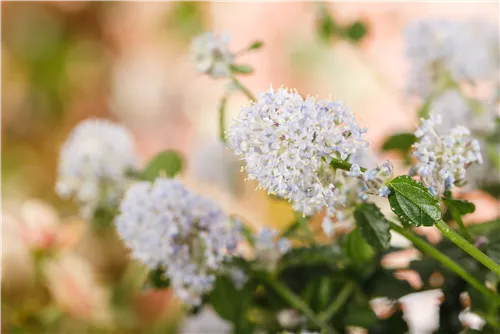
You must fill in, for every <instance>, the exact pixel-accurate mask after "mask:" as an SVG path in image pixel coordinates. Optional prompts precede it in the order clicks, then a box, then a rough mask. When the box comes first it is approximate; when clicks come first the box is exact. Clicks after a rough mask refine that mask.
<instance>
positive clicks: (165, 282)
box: [147, 268, 170, 289]
mask: <svg viewBox="0 0 500 334" xmlns="http://www.w3.org/2000/svg"><path fill="white" fill-rule="evenodd" d="M147 282H148V283H149V285H151V286H152V287H154V288H156V289H166V288H168V287H169V286H170V280H169V279H168V277H167V276H165V269H162V268H157V269H155V270H152V271H151V272H150V273H149V276H148V279H147Z"/></svg>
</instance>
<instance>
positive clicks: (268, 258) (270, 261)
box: [254, 227, 292, 270]
mask: <svg viewBox="0 0 500 334" xmlns="http://www.w3.org/2000/svg"><path fill="white" fill-rule="evenodd" d="M277 236H278V231H277V230H273V229H270V228H267V227H262V228H261V229H260V230H259V232H258V234H257V235H256V236H255V237H254V249H255V260H256V262H257V263H258V265H260V266H262V267H265V268H268V269H270V270H273V269H274V267H275V266H276V264H277V263H278V261H279V259H280V258H281V256H282V255H284V254H286V253H287V252H288V251H289V250H290V248H291V247H292V246H291V244H290V241H289V240H288V239H287V238H279V239H277Z"/></svg>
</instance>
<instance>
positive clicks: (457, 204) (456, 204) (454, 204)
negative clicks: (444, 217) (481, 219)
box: [443, 198, 476, 216]
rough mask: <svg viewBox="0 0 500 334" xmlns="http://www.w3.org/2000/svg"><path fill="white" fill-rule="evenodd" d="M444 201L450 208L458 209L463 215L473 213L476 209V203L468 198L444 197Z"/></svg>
mask: <svg viewBox="0 0 500 334" xmlns="http://www.w3.org/2000/svg"><path fill="white" fill-rule="evenodd" d="M443 203H444V204H445V205H446V206H447V207H448V208H449V209H454V210H457V211H458V212H459V213H460V215H462V216H463V215H466V214H469V213H473V212H474V211H475V210H476V206H475V205H474V203H472V202H469V201H466V200H461V199H453V198H443Z"/></svg>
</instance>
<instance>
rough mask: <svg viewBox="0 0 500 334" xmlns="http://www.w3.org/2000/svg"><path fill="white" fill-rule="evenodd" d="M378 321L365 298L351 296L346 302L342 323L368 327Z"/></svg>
mask: <svg viewBox="0 0 500 334" xmlns="http://www.w3.org/2000/svg"><path fill="white" fill-rule="evenodd" d="M377 321H378V318H377V315H376V314H375V312H373V310H372V309H371V307H370V304H369V303H368V300H366V299H365V298H353V299H351V301H350V303H348V304H347V313H346V315H345V317H344V323H345V324H346V325H348V326H356V327H362V328H369V327H371V326H373V325H374V324H376V323H377Z"/></svg>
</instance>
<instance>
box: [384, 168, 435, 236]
mask: <svg viewBox="0 0 500 334" xmlns="http://www.w3.org/2000/svg"><path fill="white" fill-rule="evenodd" d="M388 186H389V188H390V190H391V194H390V195H389V203H390V205H391V209H392V211H393V212H394V213H395V214H396V215H397V216H398V217H399V219H401V220H402V221H403V222H404V223H408V224H411V225H414V226H421V225H424V226H432V225H434V224H435V223H437V221H438V220H440V219H441V208H440V207H439V202H438V200H437V199H436V198H435V197H434V196H432V194H431V192H430V191H429V190H428V189H427V188H425V187H424V185H423V184H422V183H420V182H417V181H415V180H413V179H412V178H411V177H410V176H408V175H401V176H398V177H396V178H395V179H393V180H392V181H391V182H390V183H389V184H388Z"/></svg>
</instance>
